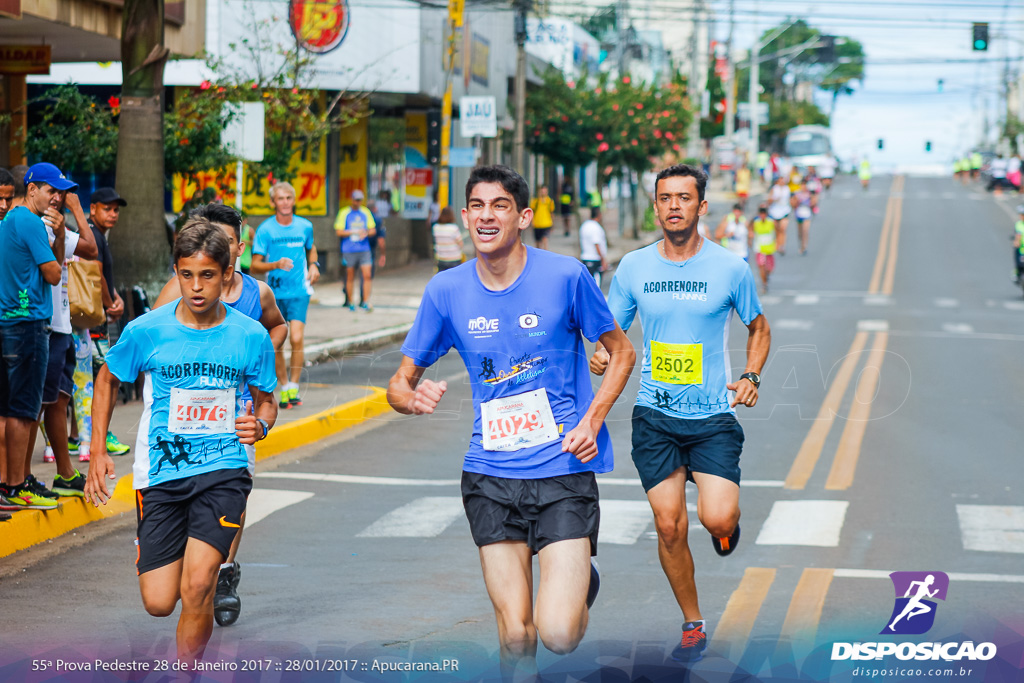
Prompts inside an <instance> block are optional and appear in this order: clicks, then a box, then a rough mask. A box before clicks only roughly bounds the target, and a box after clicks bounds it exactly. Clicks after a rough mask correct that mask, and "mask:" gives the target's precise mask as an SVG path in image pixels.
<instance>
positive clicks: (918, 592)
mask: <svg viewBox="0 0 1024 683" xmlns="http://www.w3.org/2000/svg"><path fill="white" fill-rule="evenodd" d="M889 578H890V579H892V583H893V586H894V587H895V589H896V604H895V605H894V606H893V608H892V615H890V617H889V623H888V625H887V626H886V627H885V628H884V629H882V631H881V633H882V634H892V633H899V634H902V635H920V634H922V633H926V632H927V631H928V629H930V628H931V627H932V624H933V623H934V622H935V609H936V606H937V605H936V603H935V601H934V600H930V599H929V598H935V599H938V600H945V599H946V591H947V590H949V577H948V576H946V574H945V573H944V572H893V573H892V574H889ZM901 596H902V597H901Z"/></svg>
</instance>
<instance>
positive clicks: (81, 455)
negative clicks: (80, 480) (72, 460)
mask: <svg viewBox="0 0 1024 683" xmlns="http://www.w3.org/2000/svg"><path fill="white" fill-rule="evenodd" d="M78 462H89V451H86V450H82V449H79V451H78Z"/></svg>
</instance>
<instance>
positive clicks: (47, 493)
mask: <svg viewBox="0 0 1024 683" xmlns="http://www.w3.org/2000/svg"><path fill="white" fill-rule="evenodd" d="M24 487H25V488H27V489H28V490H29V491H31V492H32V493H35V494H36V495H38V496H42V497H43V498H51V499H53V500H57V499H58V498H60V496H59V495H57V494H56V493H54V492H53V491H51V490H50V489H48V488H46V484H44V483H43V482H41V481H39V480H38V479H36V478H35V475H32V474H26V475H25V484H24Z"/></svg>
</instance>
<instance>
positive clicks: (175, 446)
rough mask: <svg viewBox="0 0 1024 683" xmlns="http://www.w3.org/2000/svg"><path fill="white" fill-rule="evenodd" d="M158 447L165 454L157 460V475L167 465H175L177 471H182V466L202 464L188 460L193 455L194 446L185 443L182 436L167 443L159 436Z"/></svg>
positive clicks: (178, 435) (175, 437)
mask: <svg viewBox="0 0 1024 683" xmlns="http://www.w3.org/2000/svg"><path fill="white" fill-rule="evenodd" d="M156 447H157V448H159V449H160V450H161V451H163V454H162V455H161V456H160V458H159V460H157V465H156V474H160V470H161V469H162V468H163V466H164V465H165V464H167V465H174V469H175V471H180V470H181V466H182V465H198V464H200V463H199V462H198V461H196V462H193V461H191V460H189V459H188V456H189V455H190V454H191V453H192V444H190V443H188V442H187V441H185V439H183V438H182V436H181V434H175V435H174V441H167V440H165V439H161V438H160V437H159V436H158V437H156Z"/></svg>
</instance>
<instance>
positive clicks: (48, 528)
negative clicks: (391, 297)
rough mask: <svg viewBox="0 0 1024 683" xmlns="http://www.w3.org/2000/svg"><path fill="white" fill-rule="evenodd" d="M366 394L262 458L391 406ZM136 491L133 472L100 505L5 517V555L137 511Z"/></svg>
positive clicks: (290, 428) (277, 438) (75, 502)
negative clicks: (102, 505)
mask: <svg viewBox="0 0 1024 683" xmlns="http://www.w3.org/2000/svg"><path fill="white" fill-rule="evenodd" d="M366 392H367V393H366V396H364V397H363V398H358V399H355V400H353V401H349V402H348V403H343V404H342V405H340V406H336V407H334V408H328V409H327V410H323V411H321V412H319V413H316V414H315V415H310V416H309V417H304V418H302V419H301V420H296V421H295V422H292V423H289V424H287V425H284V426H282V427H280V428H277V429H274V431H272V432H271V433H270V434H268V435H267V438H266V439H264V440H263V441H261V442H260V443H259V445H258V446H257V447H256V460H257V462H258V461H260V460H265V459H267V458H270V457H273V456H275V455H278V454H280V453H283V452H285V451H288V450H291V449H294V448H299V447H301V446H306V445H309V444H311V443H313V442H315V441H319V440H320V439H323V438H325V437H328V436H331V435H334V434H338V433H339V432H343V431H345V430H346V429H349V428H350V427H355V426H356V425H358V424H361V423H363V422H365V421H366V420H369V419H371V418H374V417H376V416H378V415H381V414H382V413H385V412H387V411H389V410H391V406H389V405H388V402H387V390H386V389H382V388H380V387H366ZM134 510H135V491H134V489H133V487H132V475H131V474H126V475H124V476H122V477H121V478H120V479H119V480H118V481H117V485H116V486H115V487H114V491H113V495H112V496H111V498H110V501H109V502H108V503H107V504H106V505H105V506H104V507H102V508H97V507H95V506H93V505H92V504H91V503H88V502H86V501H85V499H84V498H74V497H70V498H63V499H61V505H60V507H58V508H57V509H56V510H45V511H44V510H20V511H18V512H15V513H14V515H13V516H12V517H11V519H10V520H8V521H6V522H0V533H2V538H3V541H2V543H0V558H3V557H7V556H9V555H13V554H14V553H16V552H18V551H19V550H24V549H25V548H29V547H31V546H34V545H37V544H39V543H45V542H46V541H49V540H52V539H54V538H57V537H58V536H62V535H64V534H66V533H67V532H69V531H72V530H73V529H77V528H78V527H81V526H85V525H86V524H91V523H92V522H98V521H100V520H103V519H108V518H110V517H116V516H119V515H122V514H124V513H130V512H134Z"/></svg>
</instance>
